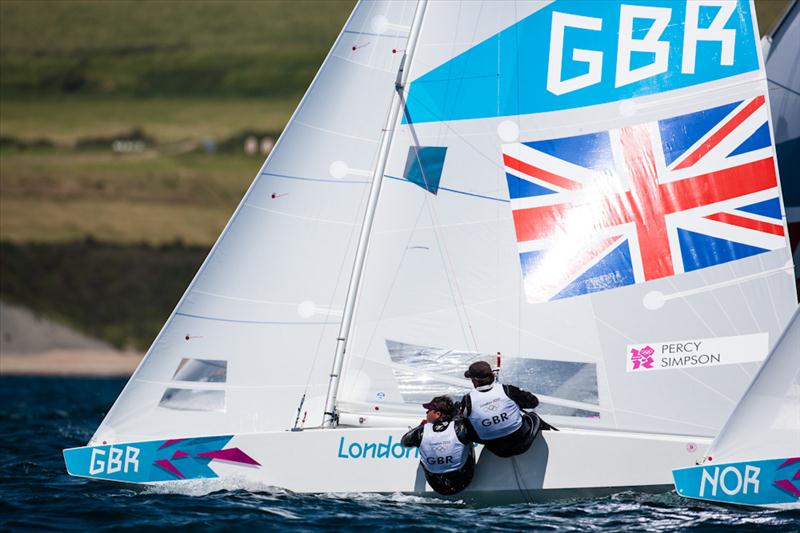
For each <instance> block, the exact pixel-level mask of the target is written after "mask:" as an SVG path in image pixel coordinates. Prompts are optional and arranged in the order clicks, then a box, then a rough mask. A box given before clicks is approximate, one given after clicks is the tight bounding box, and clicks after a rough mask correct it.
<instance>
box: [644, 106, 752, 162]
mask: <svg viewBox="0 0 800 533" xmlns="http://www.w3.org/2000/svg"><path fill="white" fill-rule="evenodd" d="M739 104H741V101H740V102H734V103H732V104H727V105H722V106H719V107H713V108H711V109H706V110H704V111H698V112H697V113H689V114H688V115H681V116H679V117H673V118H668V119H664V120H659V121H658V129H659V130H661V144H662V146H663V148H664V159H665V160H666V163H667V165H671V164H672V163H673V161H675V160H676V159H678V158H679V157H680V156H682V155H683V154H684V152H686V150H688V149H689V148H691V146H692V145H693V144H694V143H696V142H697V141H699V140H700V138H701V137H703V135H705V134H706V133H708V132H709V131H711V129H712V128H714V127H715V126H717V125H718V124H719V123H720V122H721V121H722V119H723V118H725V117H726V116H728V114H730V112H731V111H733V110H734V109H736V106H738V105H739Z"/></svg>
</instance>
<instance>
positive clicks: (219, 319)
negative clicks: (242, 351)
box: [175, 312, 338, 326]
mask: <svg viewBox="0 0 800 533" xmlns="http://www.w3.org/2000/svg"><path fill="white" fill-rule="evenodd" d="M175 315H176V316H185V317H188V318H199V319H200V320H214V321H216V322H233V323H236V324H276V325H278V326H322V325H328V324H338V322H280V321H272V320H237V319H235V318H219V317H213V316H202V315H192V314H189V313H180V312H177V313H175Z"/></svg>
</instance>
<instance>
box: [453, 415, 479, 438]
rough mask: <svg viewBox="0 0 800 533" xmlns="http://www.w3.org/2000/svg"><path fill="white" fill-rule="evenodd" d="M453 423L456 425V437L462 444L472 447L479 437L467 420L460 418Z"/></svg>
mask: <svg viewBox="0 0 800 533" xmlns="http://www.w3.org/2000/svg"><path fill="white" fill-rule="evenodd" d="M453 423H454V424H455V430H456V437H458V440H459V442H461V444H466V445H470V444H472V443H473V442H475V438H476V437H477V435H476V434H475V430H474V429H472V425H471V424H470V423H469V421H468V420H467V419H466V418H463V417H460V416H459V417H457V418H455V419H454V420H453Z"/></svg>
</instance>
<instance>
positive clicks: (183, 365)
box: [172, 357, 228, 383]
mask: <svg viewBox="0 0 800 533" xmlns="http://www.w3.org/2000/svg"><path fill="white" fill-rule="evenodd" d="M227 379H228V362H227V361H222V360H219V359H192V358H188V357H184V358H183V359H181V362H180V363H179V364H178V369H177V370H175V375H174V376H172V380H173V381H198V382H203V383H225V382H226V381H227Z"/></svg>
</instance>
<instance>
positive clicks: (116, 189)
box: [0, 0, 787, 348]
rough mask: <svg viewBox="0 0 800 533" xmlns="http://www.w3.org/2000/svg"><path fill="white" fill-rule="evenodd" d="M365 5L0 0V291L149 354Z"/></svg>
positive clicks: (781, 1)
mask: <svg viewBox="0 0 800 533" xmlns="http://www.w3.org/2000/svg"><path fill="white" fill-rule="evenodd" d="M353 4H354V2H353V1H351V0H344V1H335V0H322V1H297V0H295V1H291V2H278V1H252V0H227V1H222V0H219V1H217V0H200V1H191V2H190V1H178V0H173V1H146V0H137V1H131V0H106V1H100V0H91V1H75V0H52V1H39V0H1V1H0V297H2V298H4V299H9V300H12V301H16V302H19V303H22V304H24V305H27V306H29V307H30V308H32V309H34V310H35V311H38V312H41V313H43V314H45V315H48V316H53V317H56V318H59V319H61V320H64V321H66V322H68V323H70V324H72V325H74V326H76V327H78V328H79V329H81V330H83V331H86V332H88V333H90V334H92V335H95V336H98V337H100V338H103V339H105V340H107V341H109V342H112V343H114V344H116V345H117V346H126V345H131V346H135V347H138V348H143V347H145V346H147V344H148V343H149V342H150V340H152V338H153V336H154V335H155V333H157V331H158V329H159V327H160V326H161V324H162V323H163V320H164V319H165V318H166V317H167V316H168V314H169V312H170V311H171V309H172V307H173V306H174V304H175V302H176V301H177V299H178V297H179V295H180V294H181V293H182V291H183V290H184V288H185V287H186V284H187V283H188V282H189V280H190V279H191V277H192V275H193V274H194V272H195V271H196V269H197V267H198V265H199V264H200V261H202V258H203V257H204V256H205V253H206V251H207V250H208V248H209V246H210V245H211V244H212V243H213V242H214V240H215V239H216V238H217V236H218V235H219V232H220V230H221V229H222V227H223V226H224V224H225V222H226V221H227V220H228V218H229V217H230V215H231V213H232V212H233V210H234V209H235V207H236V205H237V203H238V202H239V200H240V198H241V196H242V193H243V192H244V190H245V189H246V188H247V186H248V185H249V183H250V181H251V180H252V178H253V176H254V175H255V173H256V172H257V171H258V169H259V168H260V166H261V163H262V160H263V156H261V155H257V156H246V155H244V153H243V152H242V150H241V144H242V143H241V140H242V138H243V136H244V135H245V134H246V133H247V132H255V133H257V134H258V135H259V136H265V135H269V136H273V137H274V136H276V135H277V134H278V133H279V132H280V131H281V130H282V129H283V127H284V125H285V123H286V121H287V120H288V118H289V116H290V115H291V113H292V111H293V109H294V107H295V106H296V105H297V102H298V101H299V100H300V97H301V96H302V94H303V92H304V91H305V89H306V87H307V86H308V84H309V83H310V81H311V79H312V77H313V75H314V73H315V72H316V71H317V69H318V68H319V65H320V63H321V62H322V59H323V58H324V57H325V54H326V53H327V52H328V50H329V48H330V46H331V44H332V43H333V41H334V39H335V37H336V35H337V34H338V32H339V31H340V29H341V27H342V25H343V23H344V21H345V20H346V18H347V16H348V14H349V13H350V11H351V9H352V7H353ZM786 4H787V0H757V1H756V7H757V11H758V17H759V24H760V27H761V28H762V32H763V31H764V30H765V29H768V28H770V27H771V26H772V24H773V23H774V21H775V20H776V19H777V17H778V16H779V15H780V13H782V12H783V10H784V8H785V6H786ZM133 136H138V137H140V138H142V139H145V140H146V141H147V144H146V148H145V149H144V151H142V152H141V153H132V154H115V153H113V152H112V150H111V144H112V142H113V140H114V139H126V138H131V137H133ZM209 140H211V141H213V142H214V143H216V145H217V146H218V147H219V148H220V149H219V150H217V151H216V152H215V153H205V152H204V151H203V150H202V149H201V147H202V146H203V144H204V143H206V142H207V141H209Z"/></svg>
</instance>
